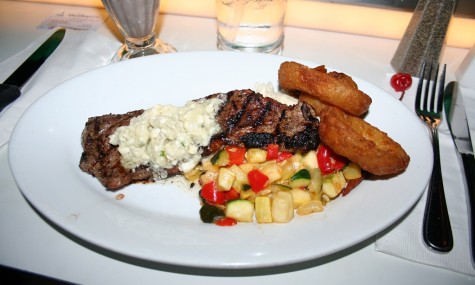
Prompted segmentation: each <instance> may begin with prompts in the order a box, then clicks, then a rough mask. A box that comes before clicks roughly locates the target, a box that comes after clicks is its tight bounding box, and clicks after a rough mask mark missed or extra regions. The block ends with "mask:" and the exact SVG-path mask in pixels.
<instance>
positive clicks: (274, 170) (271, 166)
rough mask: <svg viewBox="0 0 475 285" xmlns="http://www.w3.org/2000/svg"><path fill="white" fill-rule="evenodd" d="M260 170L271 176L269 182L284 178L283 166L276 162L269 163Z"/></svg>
mask: <svg viewBox="0 0 475 285" xmlns="http://www.w3.org/2000/svg"><path fill="white" fill-rule="evenodd" d="M259 170H260V171H261V172H262V173H263V174H265V175H266V176H267V177H268V178H269V183H272V182H274V181H277V180H280V179H281V178H282V168H281V167H280V166H279V165H278V164H277V163H275V162H273V163H267V164H265V165H264V166H263V167H262V168H260V169H259Z"/></svg>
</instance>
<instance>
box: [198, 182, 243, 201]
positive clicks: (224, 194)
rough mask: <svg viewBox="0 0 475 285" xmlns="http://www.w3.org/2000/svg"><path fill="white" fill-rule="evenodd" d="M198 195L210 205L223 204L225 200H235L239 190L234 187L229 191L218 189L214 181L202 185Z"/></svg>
mask: <svg viewBox="0 0 475 285" xmlns="http://www.w3.org/2000/svg"><path fill="white" fill-rule="evenodd" d="M200 195H201V197H202V198H203V199H205V200H206V203H208V204H210V205H223V204H224V203H226V202H227V201H231V200H236V199H238V198H239V197H240V194H239V192H238V191H236V189H234V188H231V189H230V190H229V191H219V190H218V186H216V182H214V181H211V182H208V183H206V184H205V185H203V187H202V188H201V192H200Z"/></svg>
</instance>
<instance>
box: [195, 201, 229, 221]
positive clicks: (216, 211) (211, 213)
mask: <svg viewBox="0 0 475 285" xmlns="http://www.w3.org/2000/svg"><path fill="white" fill-rule="evenodd" d="M222 217H224V211H223V209H221V208H218V207H216V206H212V205H209V204H206V203H205V204H203V206H201V209H200V218H201V221H203V223H214V221H216V220H217V219H219V218H222Z"/></svg>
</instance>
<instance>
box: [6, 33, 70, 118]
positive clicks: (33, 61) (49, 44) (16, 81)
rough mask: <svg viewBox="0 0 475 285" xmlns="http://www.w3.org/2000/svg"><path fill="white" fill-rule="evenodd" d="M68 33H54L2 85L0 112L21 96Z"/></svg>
mask: <svg viewBox="0 0 475 285" xmlns="http://www.w3.org/2000/svg"><path fill="white" fill-rule="evenodd" d="M65 33H66V30H65V29H58V30H57V31H56V32H54V33H53V34H52V35H51V36H50V37H49V38H48V39H47V40H46V41H45V42H44V43H43V44H42V45H41V46H40V47H39V48H38V49H36V51H35V52H33V54H32V55H30V57H28V58H27V59H26V61H25V62H23V63H22V65H20V67H18V68H17V69H16V70H15V71H14V72H13V73H12V74H11V75H10V77H8V78H7V79H6V80H5V82H3V84H0V111H2V110H3V109H4V108H5V107H6V106H8V104H10V103H12V102H13V101H15V100H16V99H17V98H18V97H20V95H21V88H22V87H23V85H25V83H26V82H27V81H28V80H29V79H30V78H31V76H33V74H34V73H35V72H36V71H37V70H38V69H39V68H40V66H41V65H42V64H43V63H44V62H45V61H46V59H47V58H48V57H49V56H50V55H51V54H52V53H53V52H54V50H55V49H56V48H57V47H58V45H59V44H60V43H61V41H62V40H63V38H64V35H65Z"/></svg>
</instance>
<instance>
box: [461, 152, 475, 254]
mask: <svg viewBox="0 0 475 285" xmlns="http://www.w3.org/2000/svg"><path fill="white" fill-rule="evenodd" d="M461 156H462V162H463V169H464V170H465V179H466V181H467V192H468V202H469V209H468V211H469V214H470V216H469V217H470V221H469V222H470V225H471V226H470V231H469V232H470V237H471V244H472V260H473V261H474V262H475V158H474V157H473V154H467V153H461Z"/></svg>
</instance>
